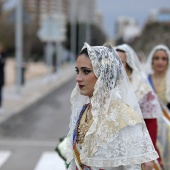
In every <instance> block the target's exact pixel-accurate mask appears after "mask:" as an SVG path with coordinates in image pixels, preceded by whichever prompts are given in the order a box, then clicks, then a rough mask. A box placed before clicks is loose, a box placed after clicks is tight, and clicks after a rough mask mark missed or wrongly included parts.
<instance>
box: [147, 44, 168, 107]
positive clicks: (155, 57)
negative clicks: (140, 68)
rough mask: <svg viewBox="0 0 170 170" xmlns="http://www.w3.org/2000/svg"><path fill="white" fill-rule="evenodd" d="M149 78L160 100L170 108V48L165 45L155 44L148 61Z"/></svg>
mask: <svg viewBox="0 0 170 170" xmlns="http://www.w3.org/2000/svg"><path fill="white" fill-rule="evenodd" d="M147 68H148V72H149V76H148V79H149V81H150V84H151V85H152V87H153V89H154V90H155V92H156V93H157V94H158V97H159V100H160V101H161V102H162V103H163V104H164V105H166V106H167V107H168V108H169V109H170V78H169V77H168V76H170V50H169V49H168V47H167V46H165V45H157V46H155V47H154V48H153V49H152V51H151V52H150V54H149V57H148V61H147Z"/></svg>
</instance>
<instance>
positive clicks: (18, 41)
mask: <svg viewBox="0 0 170 170" xmlns="http://www.w3.org/2000/svg"><path fill="white" fill-rule="evenodd" d="M22 16H23V0H18V1H17V5H16V24H15V36H16V37H15V56H16V87H17V88H16V92H17V94H18V95H20V93H21V92H20V90H21V84H22V72H21V71H22V70H21V69H22V55H23V51H22V50H23V40H22V34H23V28H22V25H23V20H22Z"/></svg>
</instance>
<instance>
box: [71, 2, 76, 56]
mask: <svg viewBox="0 0 170 170" xmlns="http://www.w3.org/2000/svg"><path fill="white" fill-rule="evenodd" d="M70 3H71V4H70V16H71V17H70V29H71V34H70V35H71V37H70V51H71V52H72V54H74V55H76V53H77V52H76V42H77V10H76V9H77V8H76V4H77V0H72V1H70Z"/></svg>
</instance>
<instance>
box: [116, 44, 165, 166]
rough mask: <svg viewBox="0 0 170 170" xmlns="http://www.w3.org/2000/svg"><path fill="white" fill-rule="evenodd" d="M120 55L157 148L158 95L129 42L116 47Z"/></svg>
mask: <svg viewBox="0 0 170 170" xmlns="http://www.w3.org/2000/svg"><path fill="white" fill-rule="evenodd" d="M115 49H116V51H117V52H118V55H119V56H120V58H121V60H122V63H123V65H124V67H125V70H126V72H127V75H128V77H129V80H130V82H131V84H132V87H133V90H134V92H135V94H136V97H137V100H138V102H139V106H140V108H141V111H142V115H143V118H144V120H145V123H146V126H147V129H148V131H149V134H150V136H151V139H152V142H153V144H154V146H155V148H156V150H157V151H158V149H157V146H156V141H157V129H158V125H157V118H161V116H162V110H161V107H160V104H159V100H158V98H157V95H156V94H155V92H154V91H153V89H152V87H151V86H150V84H149V81H148V79H147V75H146V73H145V72H144V70H143V68H142V65H141V63H140V61H139V59H138V56H137V54H136V52H135V51H134V50H133V49H132V47H130V46H129V45H128V44H122V45H119V46H117V47H115ZM158 162H159V164H160V166H162V163H161V159H160V158H159V159H158ZM151 165H152V166H153V165H154V164H153V163H152V162H150V163H145V164H144V166H145V167H147V166H148V167H150V169H152V166H151Z"/></svg>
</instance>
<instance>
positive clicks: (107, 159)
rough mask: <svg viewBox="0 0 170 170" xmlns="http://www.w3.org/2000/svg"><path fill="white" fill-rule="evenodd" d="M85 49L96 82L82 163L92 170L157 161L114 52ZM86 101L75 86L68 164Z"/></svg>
mask: <svg viewBox="0 0 170 170" xmlns="http://www.w3.org/2000/svg"><path fill="white" fill-rule="evenodd" d="M84 48H87V51H88V54H89V58H90V60H91V62H92V66H93V70H94V73H95V75H96V77H97V78H98V79H97V82H96V84H95V87H94V92H93V97H92V98H91V99H90V101H91V105H92V109H91V112H92V115H93V123H92V125H91V126H90V128H89V130H88V132H87V133H86V135H85V138H84V142H83V144H82V150H81V154H80V159H81V161H82V163H83V164H85V165H89V166H91V167H117V166H119V165H132V164H140V163H143V162H149V161H151V160H155V159H157V157H158V155H157V152H156V151H155V149H154V146H153V144H152V141H151V139H150V136H149V134H148V131H147V128H146V125H145V123H144V121H143V118H142V114H141V111H140V108H139V105H138V102H137V99H136V97H135V95H134V92H133V90H132V87H131V84H130V82H129V80H128V77H127V75H126V72H125V70H124V67H123V65H122V62H121V60H120V59H119V57H118V55H117V53H116V51H115V50H114V49H113V48H112V47H111V46H110V45H109V44H105V45H104V46H89V45H88V44H87V43H85V44H84V47H83V49H84ZM83 49H82V50H83ZM88 102H89V99H88V97H86V96H82V95H81V94H80V92H79V87H78V85H76V87H75V88H74V89H73V92H72V95H71V104H72V114H71V118H70V125H69V127H70V131H69V133H68V136H67V137H68V142H67V162H71V161H72V160H73V158H74V154H73V149H72V148H73V146H72V145H73V144H72V140H73V131H74V129H75V127H76V122H77V119H78V116H79V114H80V111H81V109H82V107H83V105H84V104H86V103H88Z"/></svg>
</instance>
